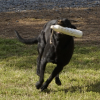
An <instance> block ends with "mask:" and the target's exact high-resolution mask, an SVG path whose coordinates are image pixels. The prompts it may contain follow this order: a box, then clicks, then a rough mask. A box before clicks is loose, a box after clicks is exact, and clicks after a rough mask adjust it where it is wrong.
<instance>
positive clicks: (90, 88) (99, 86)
mask: <svg viewBox="0 0 100 100" xmlns="http://www.w3.org/2000/svg"><path fill="white" fill-rule="evenodd" d="M58 91H64V92H65V93H67V92H71V93H74V92H76V91H77V92H79V93H84V92H98V93H100V82H97V83H95V84H90V85H86V86H71V87H69V88H64V89H58V90H53V89H46V90H44V91H43V92H45V93H48V94H49V93H51V92H54V93H55V92H58Z"/></svg>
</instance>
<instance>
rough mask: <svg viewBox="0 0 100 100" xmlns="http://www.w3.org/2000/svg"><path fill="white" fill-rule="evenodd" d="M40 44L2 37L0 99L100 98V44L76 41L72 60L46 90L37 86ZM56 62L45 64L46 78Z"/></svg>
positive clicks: (60, 99) (95, 99)
mask: <svg viewBox="0 0 100 100" xmlns="http://www.w3.org/2000/svg"><path fill="white" fill-rule="evenodd" d="M37 56H38V55H37V45H29V46H27V45H24V44H22V43H20V42H19V41H17V40H16V39H0V100H33V99H34V100H100V45H98V44H96V43H94V42H91V43H89V44H87V45H86V44H83V43H81V42H76V43H75V51H74V55H73V57H72V59H71V62H70V63H69V64H68V65H67V66H65V68H64V70H63V71H62V72H61V74H60V78H61V81H62V85H61V86H57V85H56V84H55V82H54V80H53V81H52V82H51V83H50V85H49V87H48V89H47V90H45V91H44V92H40V90H37V89H36V88H35V83H36V82H37V81H38V76H37V75H36V58H37ZM55 66H56V65H53V64H51V63H49V64H48V65H47V67H46V72H45V80H46V79H47V78H48V77H49V75H50V73H51V71H52V70H53V68H54V67H55Z"/></svg>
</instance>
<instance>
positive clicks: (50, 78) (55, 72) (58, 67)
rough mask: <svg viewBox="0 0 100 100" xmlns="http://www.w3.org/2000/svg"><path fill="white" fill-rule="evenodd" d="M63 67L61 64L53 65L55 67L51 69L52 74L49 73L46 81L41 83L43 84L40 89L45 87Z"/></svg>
mask: <svg viewBox="0 0 100 100" xmlns="http://www.w3.org/2000/svg"><path fill="white" fill-rule="evenodd" d="M62 69H63V66H57V67H55V69H54V70H53V72H52V74H51V75H50V77H49V78H48V79H47V81H46V82H45V83H44V84H43V86H42V87H41V91H43V90H45V89H47V87H48V85H49V83H50V82H51V81H52V80H53V78H54V77H55V76H57V75H58V74H59V73H60V72H61V71H62Z"/></svg>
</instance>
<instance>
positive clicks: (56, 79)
mask: <svg viewBox="0 0 100 100" xmlns="http://www.w3.org/2000/svg"><path fill="white" fill-rule="evenodd" d="M55 83H56V84H57V85H61V81H60V78H59V74H58V75H56V77H55Z"/></svg>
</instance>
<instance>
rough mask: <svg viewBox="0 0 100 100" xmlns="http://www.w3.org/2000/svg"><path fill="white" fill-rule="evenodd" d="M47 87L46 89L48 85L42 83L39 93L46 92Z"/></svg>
mask: <svg viewBox="0 0 100 100" xmlns="http://www.w3.org/2000/svg"><path fill="white" fill-rule="evenodd" d="M47 87H48V85H47V84H46V83H44V84H43V85H42V87H41V91H44V90H46V89H47Z"/></svg>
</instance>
